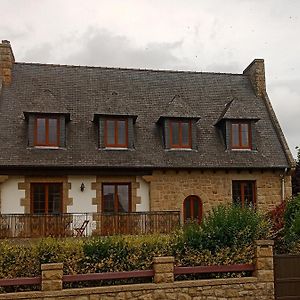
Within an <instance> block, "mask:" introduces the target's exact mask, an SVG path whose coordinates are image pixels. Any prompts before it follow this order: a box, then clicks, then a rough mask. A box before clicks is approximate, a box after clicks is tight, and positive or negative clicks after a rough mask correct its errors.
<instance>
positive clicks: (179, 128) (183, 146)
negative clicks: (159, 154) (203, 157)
mask: <svg viewBox="0 0 300 300" xmlns="http://www.w3.org/2000/svg"><path fill="white" fill-rule="evenodd" d="M173 123H177V124H178V130H179V136H178V141H179V143H178V144H174V143H173V140H172V133H173V129H172V124H173ZM182 123H187V124H188V126H189V133H188V141H189V142H188V144H187V145H184V144H182ZM169 133H170V148H181V149H182V148H184V149H191V148H192V122H191V120H170V121H169Z"/></svg>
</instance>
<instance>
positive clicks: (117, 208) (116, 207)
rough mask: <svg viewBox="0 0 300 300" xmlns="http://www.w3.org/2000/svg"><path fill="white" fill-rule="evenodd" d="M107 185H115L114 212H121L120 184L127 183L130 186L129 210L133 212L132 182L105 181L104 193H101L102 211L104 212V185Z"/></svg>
mask: <svg viewBox="0 0 300 300" xmlns="http://www.w3.org/2000/svg"><path fill="white" fill-rule="evenodd" d="M105 185H113V186H114V212H113V213H114V214H115V213H120V212H119V201H118V197H117V195H118V186H119V185H127V186H128V212H132V196H131V195H132V194H131V192H132V190H131V182H103V183H102V186H101V190H102V193H101V194H102V195H101V211H102V212H104V188H103V187H104V186H105Z"/></svg>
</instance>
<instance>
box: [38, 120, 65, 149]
mask: <svg viewBox="0 0 300 300" xmlns="http://www.w3.org/2000/svg"><path fill="white" fill-rule="evenodd" d="M59 123H60V122H59V118H58V117H45V116H36V118H35V123H34V146H45V147H58V146H59V136H60V132H59Z"/></svg>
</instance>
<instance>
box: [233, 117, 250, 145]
mask: <svg viewBox="0 0 300 300" xmlns="http://www.w3.org/2000/svg"><path fill="white" fill-rule="evenodd" d="M231 148H232V149H251V148H252V146H251V126H250V123H247V122H232V123H231Z"/></svg>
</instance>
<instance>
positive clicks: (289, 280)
mask: <svg viewBox="0 0 300 300" xmlns="http://www.w3.org/2000/svg"><path fill="white" fill-rule="evenodd" d="M274 277H275V298H276V300H283V299H284V300H292V299H293V300H296V299H300V255H275V256H274Z"/></svg>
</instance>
